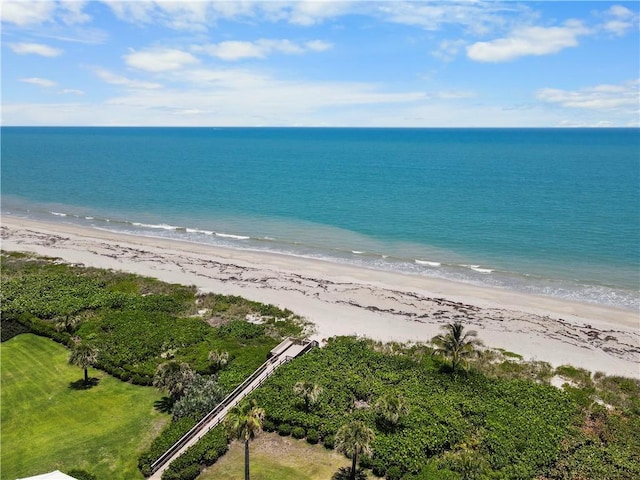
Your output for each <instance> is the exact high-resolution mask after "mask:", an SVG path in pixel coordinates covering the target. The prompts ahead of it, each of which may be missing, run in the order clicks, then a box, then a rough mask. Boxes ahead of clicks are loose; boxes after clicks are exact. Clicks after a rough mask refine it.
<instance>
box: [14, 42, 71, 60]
mask: <svg viewBox="0 0 640 480" xmlns="http://www.w3.org/2000/svg"><path fill="white" fill-rule="evenodd" d="M9 48H11V50H13V52H14V53H17V54H18V55H28V54H34V55H40V56H42V57H57V56H59V55H62V53H63V52H62V50H60V49H59V48H54V47H50V46H49V45H43V44H41V43H10V44H9Z"/></svg>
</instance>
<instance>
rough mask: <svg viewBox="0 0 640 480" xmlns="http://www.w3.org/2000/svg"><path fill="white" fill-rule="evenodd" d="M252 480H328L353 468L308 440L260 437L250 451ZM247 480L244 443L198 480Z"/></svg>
mask: <svg viewBox="0 0 640 480" xmlns="http://www.w3.org/2000/svg"><path fill="white" fill-rule="evenodd" d="M250 454H251V463H250V465H251V480H327V479H328V478H331V476H332V475H333V474H334V473H335V472H337V471H338V469H339V468H340V467H344V466H348V465H351V461H350V460H349V459H347V458H346V457H345V456H344V455H341V454H339V453H337V452H335V451H332V450H327V449H325V448H324V447H323V446H321V445H309V444H308V443H307V442H306V441H305V440H294V439H293V438H291V437H281V436H279V435H278V434H276V433H261V434H260V435H259V436H258V437H257V438H256V439H255V440H254V441H253V442H251V447H250ZM239 478H244V443H240V442H233V443H232V444H231V446H230V448H229V451H228V452H227V453H226V454H225V455H224V456H223V457H222V458H220V460H218V461H217V462H216V463H215V464H213V465H212V466H211V467H209V468H207V469H206V470H205V471H204V472H203V473H202V474H201V475H200V476H199V477H198V480H214V479H215V480H237V479H239Z"/></svg>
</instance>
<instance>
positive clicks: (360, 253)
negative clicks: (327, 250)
mask: <svg viewBox="0 0 640 480" xmlns="http://www.w3.org/2000/svg"><path fill="white" fill-rule="evenodd" d="M351 253H353V254H354V255H362V254H363V253H364V252H363V251H360V250H351Z"/></svg>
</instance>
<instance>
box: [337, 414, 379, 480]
mask: <svg viewBox="0 0 640 480" xmlns="http://www.w3.org/2000/svg"><path fill="white" fill-rule="evenodd" d="M375 438H376V434H375V433H374V432H373V430H371V429H370V428H369V427H367V425H366V424H365V423H364V422H363V421H362V420H351V421H350V422H349V423H347V424H345V425H343V426H342V427H340V428H339V429H338V431H337V432H336V435H335V442H336V450H338V451H339V452H342V453H344V454H345V455H346V456H347V457H350V458H351V470H350V471H349V472H348V473H349V477H350V478H351V480H356V474H357V471H358V470H357V467H358V458H359V457H360V456H361V455H368V456H369V457H370V456H371V455H372V453H373V451H372V450H371V442H373V440H374V439H375ZM345 473H346V472H345Z"/></svg>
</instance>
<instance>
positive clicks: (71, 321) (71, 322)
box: [54, 315, 80, 333]
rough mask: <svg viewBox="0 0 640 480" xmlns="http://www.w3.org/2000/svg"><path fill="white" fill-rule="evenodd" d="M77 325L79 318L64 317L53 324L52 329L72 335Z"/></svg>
mask: <svg viewBox="0 0 640 480" xmlns="http://www.w3.org/2000/svg"><path fill="white" fill-rule="evenodd" d="M79 324H80V318H78V317H74V316H72V315H65V316H64V317H62V318H61V319H59V320H58V321H57V322H56V323H55V325H54V327H55V329H56V332H66V333H73V332H74V331H75V330H76V328H78V325H79Z"/></svg>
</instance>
